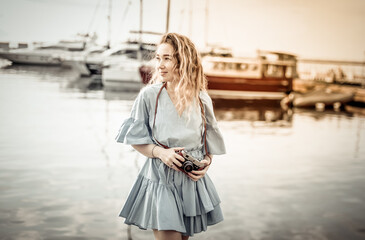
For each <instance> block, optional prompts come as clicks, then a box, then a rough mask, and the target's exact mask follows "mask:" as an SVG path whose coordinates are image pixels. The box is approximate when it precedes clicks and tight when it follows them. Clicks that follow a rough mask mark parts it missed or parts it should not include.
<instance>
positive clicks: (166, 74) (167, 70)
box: [156, 43, 177, 82]
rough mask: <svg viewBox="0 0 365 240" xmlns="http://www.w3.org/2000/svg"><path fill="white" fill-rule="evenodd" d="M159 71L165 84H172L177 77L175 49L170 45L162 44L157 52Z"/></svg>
mask: <svg viewBox="0 0 365 240" xmlns="http://www.w3.org/2000/svg"><path fill="white" fill-rule="evenodd" d="M156 61H157V63H156V64H157V70H158V73H159V75H160V77H161V80H162V81H163V82H171V81H173V79H174V77H175V76H176V75H177V69H175V66H176V63H177V62H176V59H175V58H174V49H173V47H172V46H171V45H170V44H168V43H163V44H161V45H160V46H159V47H158V49H157V52H156Z"/></svg>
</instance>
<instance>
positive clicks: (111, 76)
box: [102, 68, 143, 91]
mask: <svg viewBox="0 0 365 240" xmlns="http://www.w3.org/2000/svg"><path fill="white" fill-rule="evenodd" d="M102 83H103V86H104V88H105V89H107V90H114V91H138V90H140V89H141V88H142V87H143V82H142V79H141V76H140V74H139V72H138V69H137V68H136V69H131V70H126V69H119V68H111V69H108V68H106V69H103V73H102Z"/></svg>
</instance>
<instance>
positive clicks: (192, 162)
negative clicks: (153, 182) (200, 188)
mask: <svg viewBox="0 0 365 240" xmlns="http://www.w3.org/2000/svg"><path fill="white" fill-rule="evenodd" d="M177 154H179V155H180V156H182V157H183V158H184V159H185V162H183V163H182V166H181V167H179V169H180V170H181V171H183V172H185V173H188V172H191V171H193V170H194V171H196V170H201V169H203V168H204V166H205V164H204V163H201V162H200V161H199V160H197V159H195V158H194V157H192V156H190V155H189V154H187V153H186V152H185V151H184V150H181V151H178V152H177Z"/></svg>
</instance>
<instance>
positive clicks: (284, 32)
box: [0, 0, 365, 61]
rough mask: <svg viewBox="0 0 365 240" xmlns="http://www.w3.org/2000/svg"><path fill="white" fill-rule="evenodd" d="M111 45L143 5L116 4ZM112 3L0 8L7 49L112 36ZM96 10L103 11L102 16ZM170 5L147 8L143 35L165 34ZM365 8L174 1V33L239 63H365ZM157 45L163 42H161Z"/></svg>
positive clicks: (73, 0) (70, 0)
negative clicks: (262, 57) (228, 51)
mask: <svg viewBox="0 0 365 240" xmlns="http://www.w3.org/2000/svg"><path fill="white" fill-rule="evenodd" d="M111 3H112V7H111V9H112V11H111V16H112V17H111V42H112V43H113V44H116V43H118V42H120V41H123V40H127V39H128V38H130V37H131V34H130V33H129V32H130V30H139V11H140V8H139V6H140V0H111ZM108 4H109V1H108V0H11V1H9V0H0V41H11V42H31V41H58V40H60V39H70V38H71V37H72V36H74V35H76V33H78V32H89V31H95V32H97V34H98V36H99V39H98V41H99V42H100V43H102V42H106V39H107V36H108V34H107V33H108V24H107V14H108V8H109V5H108ZM96 9H97V10H96ZM166 10H167V0H143V23H142V25H143V30H145V31H155V32H161V33H163V32H165V27H166V12H167V11H166ZM364 23H365V1H364V0H171V8H170V28H169V31H171V32H178V33H181V34H184V35H187V36H189V37H190V38H191V39H192V40H193V42H195V44H196V45H197V46H198V47H199V48H201V47H204V45H205V43H208V44H218V45H221V46H225V47H230V48H232V50H233V52H234V54H235V55H237V56H254V55H255V53H256V50H257V49H264V50H274V51H285V52H290V53H294V54H296V55H298V56H299V57H302V58H319V59H336V60H359V61H364V60H365V26H364V25H365V24H364ZM154 40H157V39H156V37H155V38H154Z"/></svg>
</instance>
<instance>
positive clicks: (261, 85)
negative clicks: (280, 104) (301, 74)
mask: <svg viewBox="0 0 365 240" xmlns="http://www.w3.org/2000/svg"><path fill="white" fill-rule="evenodd" d="M206 77H207V80H208V89H209V90H210V92H212V93H214V95H216V96H217V97H222V98H232V97H235V98H243V99H244V98H258V99H260V98H261V99H270V98H271V99H280V98H282V97H283V96H284V95H285V94H287V93H289V92H290V91H292V86H293V82H292V81H293V80H292V79H282V78H239V77H229V76H213V75H209V74H207V75H206Z"/></svg>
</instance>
